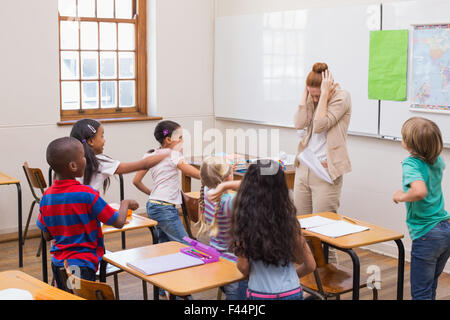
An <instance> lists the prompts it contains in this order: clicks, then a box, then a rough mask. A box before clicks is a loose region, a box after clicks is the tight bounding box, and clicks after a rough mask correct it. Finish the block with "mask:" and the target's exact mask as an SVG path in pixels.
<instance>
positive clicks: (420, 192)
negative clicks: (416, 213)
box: [393, 180, 428, 203]
mask: <svg viewBox="0 0 450 320" xmlns="http://www.w3.org/2000/svg"><path fill="white" fill-rule="evenodd" d="M410 186H411V188H410V189H409V190H408V192H407V193H405V192H403V191H402V190H397V191H396V192H395V193H394V196H393V200H394V202H395V203H399V202H415V201H420V200H423V199H424V198H425V197H426V196H427V194H428V189H427V185H426V184H425V182H424V181H422V180H417V181H413V182H411V184H410Z"/></svg>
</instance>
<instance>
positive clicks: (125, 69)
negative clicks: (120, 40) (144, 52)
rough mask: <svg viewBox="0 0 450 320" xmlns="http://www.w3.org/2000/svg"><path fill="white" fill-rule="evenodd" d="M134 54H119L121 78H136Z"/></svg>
mask: <svg viewBox="0 0 450 320" xmlns="http://www.w3.org/2000/svg"><path fill="white" fill-rule="evenodd" d="M134 70H135V64H134V52H120V53H119V78H120V79H130V78H134Z"/></svg>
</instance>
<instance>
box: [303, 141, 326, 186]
mask: <svg viewBox="0 0 450 320" xmlns="http://www.w3.org/2000/svg"><path fill="white" fill-rule="evenodd" d="M298 160H299V161H300V162H301V163H303V164H305V165H307V166H308V168H310V169H311V170H312V171H313V172H314V174H315V175H316V176H318V177H319V178H320V179H322V180H325V181H326V182H328V183H330V184H333V180H331V178H330V175H329V174H328V171H327V169H325V168H324V167H323V165H322V164H321V163H320V161H319V159H317V157H316V155H315V154H314V153H313V152H312V151H311V150H310V149H309V148H306V149H305V150H303V152H302V153H300V154H299V155H298Z"/></svg>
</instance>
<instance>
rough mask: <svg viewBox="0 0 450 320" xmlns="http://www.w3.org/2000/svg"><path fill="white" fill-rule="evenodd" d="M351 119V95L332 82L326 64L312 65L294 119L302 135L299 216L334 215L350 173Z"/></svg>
mask: <svg viewBox="0 0 450 320" xmlns="http://www.w3.org/2000/svg"><path fill="white" fill-rule="evenodd" d="M350 116H351V99H350V94H349V93H348V92H347V91H345V90H343V89H341V88H340V86H339V85H338V84H337V83H334V79H333V76H332V75H331V73H330V71H329V70H328V66H327V64H326V63H316V64H314V66H313V68H312V71H311V72H310V73H309V74H308V77H307V78H306V87H305V89H304V91H303V95H302V98H301V101H300V105H299V106H298V110H297V112H296V113H295V116H294V125H295V128H296V129H297V130H299V135H300V136H301V140H300V143H299V144H298V150H297V157H296V160H295V167H296V171H295V182H294V203H295V206H296V208H297V213H298V214H299V215H303V214H310V213H317V212H325V211H332V212H337V210H338V208H339V198H340V195H341V190H342V181H343V175H344V174H345V173H347V172H350V171H351V164H350V159H349V156H348V152H347V130H348V126H349V123H350Z"/></svg>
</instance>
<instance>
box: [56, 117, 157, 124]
mask: <svg viewBox="0 0 450 320" xmlns="http://www.w3.org/2000/svg"><path fill="white" fill-rule="evenodd" d="M89 118H90V119H95V120H98V121H100V122H101V123H116V122H135V121H159V120H162V117H157V116H155V117H151V116H128V117H126V116H125V117H121V118H108V117H104V118H96V117H89ZM78 120H80V119H71V120H61V121H59V122H57V125H58V126H71V125H73V124H75V122H77V121H78Z"/></svg>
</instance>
